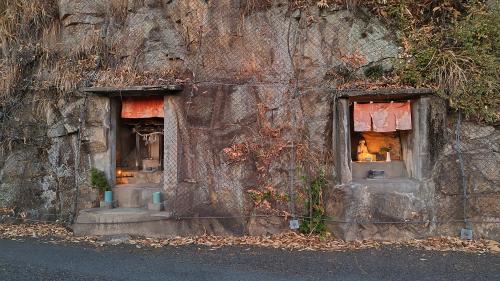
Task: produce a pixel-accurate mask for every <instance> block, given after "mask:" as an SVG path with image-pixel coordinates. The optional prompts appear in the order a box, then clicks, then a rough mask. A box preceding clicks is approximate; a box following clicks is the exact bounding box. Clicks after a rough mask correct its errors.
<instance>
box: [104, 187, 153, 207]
mask: <svg viewBox="0 0 500 281" xmlns="http://www.w3.org/2000/svg"><path fill="white" fill-rule="evenodd" d="M161 191H162V189H161V187H160V186H159V185H155V184H151V185H145V184H120V185H117V186H116V187H114V188H113V200H115V201H116V202H117V203H118V206H119V207H121V208H147V206H148V203H150V202H152V201H153V193H154V192H161Z"/></svg>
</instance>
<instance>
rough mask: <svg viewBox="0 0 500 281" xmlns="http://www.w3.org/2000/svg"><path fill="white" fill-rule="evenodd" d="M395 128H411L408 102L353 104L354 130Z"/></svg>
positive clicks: (392, 130)
mask: <svg viewBox="0 0 500 281" xmlns="http://www.w3.org/2000/svg"><path fill="white" fill-rule="evenodd" d="M396 130H411V106H410V102H404V103H402V102H391V103H365V104H360V103H355V104H354V131H356V132H368V131H374V132H394V131H396Z"/></svg>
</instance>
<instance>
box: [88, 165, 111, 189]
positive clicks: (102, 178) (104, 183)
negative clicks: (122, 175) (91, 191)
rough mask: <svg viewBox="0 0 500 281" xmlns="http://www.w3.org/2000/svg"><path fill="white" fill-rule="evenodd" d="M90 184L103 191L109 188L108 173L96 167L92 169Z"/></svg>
mask: <svg viewBox="0 0 500 281" xmlns="http://www.w3.org/2000/svg"><path fill="white" fill-rule="evenodd" d="M90 184H91V185H92V187H93V188H96V189H99V190H100V191H101V192H104V191H108V190H109V185H108V180H107V179H106V174H104V172H103V171H100V170H98V169H96V168H92V169H91V170H90Z"/></svg>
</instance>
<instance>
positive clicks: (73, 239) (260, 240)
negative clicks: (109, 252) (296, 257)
mask: <svg viewBox="0 0 500 281" xmlns="http://www.w3.org/2000/svg"><path fill="white" fill-rule="evenodd" d="M28 237H32V238H50V240H51V242H52V243H58V242H70V243H81V242H86V243H89V244H92V245H94V246H104V245H106V244H107V243H106V242H103V241H102V239H101V238H100V237H98V236H82V237H77V236H73V233H72V232H71V231H70V230H68V229H67V228H65V227H63V226H59V225H55V224H44V223H30V224H0V238H2V239H22V238H28ZM123 243H125V244H130V245H135V246H136V247H137V248H161V247H165V246H175V247H177V246H185V245H203V246H207V247H211V248H212V249H217V248H220V247H223V246H256V247H265V248H274V249H282V250H293V251H349V250H358V249H369V248H379V247H382V246H394V247H415V248H418V249H424V250H429V251H464V252H474V253H487V252H489V253H495V254H500V243H499V242H497V241H493V240H485V239H479V240H473V241H463V240H460V239H459V238H455V237H430V238H427V239H421V240H409V241H404V242H381V241H372V240H359V241H343V240H339V239H334V238H331V237H321V236H308V235H303V234H298V233H295V232H286V233H281V234H276V235H271V236H214V235H203V236H186V237H180V236H177V237H173V238H129V239H125V240H124V241H123ZM108 244H109V243H108Z"/></svg>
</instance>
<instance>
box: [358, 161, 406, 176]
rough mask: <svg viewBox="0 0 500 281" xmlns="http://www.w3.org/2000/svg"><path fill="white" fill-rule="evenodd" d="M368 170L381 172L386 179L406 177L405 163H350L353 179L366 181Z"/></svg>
mask: <svg viewBox="0 0 500 281" xmlns="http://www.w3.org/2000/svg"><path fill="white" fill-rule="evenodd" d="M370 170H383V171H384V173H385V177H386V178H404V177H408V172H407V171H406V166H405V163H404V162H403V161H400V160H393V161H391V162H382V161H379V162H352V178H353V179H366V177H367V176H368V171H370Z"/></svg>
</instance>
